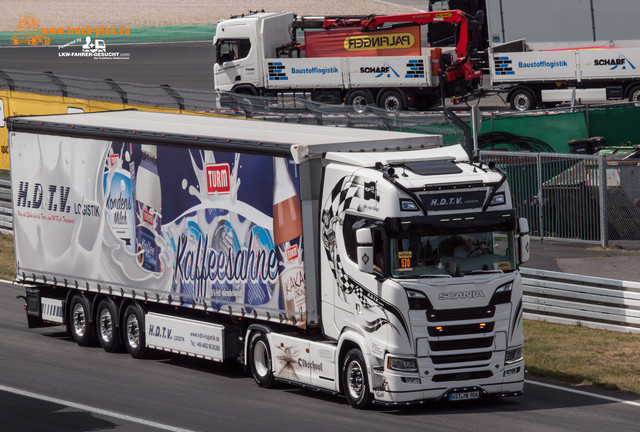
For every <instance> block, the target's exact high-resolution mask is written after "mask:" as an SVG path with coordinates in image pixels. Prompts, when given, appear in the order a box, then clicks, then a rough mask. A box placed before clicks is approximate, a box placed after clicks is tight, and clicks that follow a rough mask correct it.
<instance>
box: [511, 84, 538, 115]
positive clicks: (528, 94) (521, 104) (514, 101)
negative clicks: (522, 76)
mask: <svg viewBox="0 0 640 432" xmlns="http://www.w3.org/2000/svg"><path fill="white" fill-rule="evenodd" d="M509 104H510V105H511V109H513V110H516V111H527V110H531V109H535V108H536V105H537V102H536V97H535V96H534V94H533V92H532V91H531V90H529V89H528V88H526V87H520V88H516V89H515V90H512V91H511V93H509Z"/></svg>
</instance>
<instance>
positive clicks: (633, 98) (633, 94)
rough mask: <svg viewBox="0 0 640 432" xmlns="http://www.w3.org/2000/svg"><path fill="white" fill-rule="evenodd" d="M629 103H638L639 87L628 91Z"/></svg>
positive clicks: (636, 86) (639, 99)
mask: <svg viewBox="0 0 640 432" xmlns="http://www.w3.org/2000/svg"><path fill="white" fill-rule="evenodd" d="M629 102H640V85H635V86H633V87H631V90H629Z"/></svg>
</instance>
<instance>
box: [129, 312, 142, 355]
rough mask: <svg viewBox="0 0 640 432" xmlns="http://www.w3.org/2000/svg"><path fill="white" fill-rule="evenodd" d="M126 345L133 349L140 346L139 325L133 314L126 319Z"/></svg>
mask: <svg viewBox="0 0 640 432" xmlns="http://www.w3.org/2000/svg"><path fill="white" fill-rule="evenodd" d="M127 343H128V344H129V346H130V347H131V348H133V349H136V348H138V346H139V345H140V325H139V323H138V318H136V316H135V315H133V314H131V315H129V316H128V317H127Z"/></svg>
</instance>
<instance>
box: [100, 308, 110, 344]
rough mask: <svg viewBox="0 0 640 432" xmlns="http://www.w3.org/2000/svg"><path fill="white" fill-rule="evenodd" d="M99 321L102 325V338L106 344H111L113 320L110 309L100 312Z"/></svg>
mask: <svg viewBox="0 0 640 432" xmlns="http://www.w3.org/2000/svg"><path fill="white" fill-rule="evenodd" d="M98 321H99V323H100V337H101V338H102V340H103V341H105V342H111V339H113V318H112V316H111V313H110V312H109V310H108V309H106V308H105V309H102V310H101V311H100V317H99V319H98Z"/></svg>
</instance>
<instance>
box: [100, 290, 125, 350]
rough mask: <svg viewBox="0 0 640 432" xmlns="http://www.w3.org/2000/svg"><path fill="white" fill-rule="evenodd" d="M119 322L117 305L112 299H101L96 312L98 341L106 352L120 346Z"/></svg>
mask: <svg viewBox="0 0 640 432" xmlns="http://www.w3.org/2000/svg"><path fill="white" fill-rule="evenodd" d="M117 322H118V311H117V309H116V305H115V304H114V303H113V301H112V300H110V299H103V300H101V301H100V303H98V308H97V312H96V327H97V334H98V342H100V346H101V347H102V349H104V350H105V351H106V352H116V351H118V349H119V348H120V334H119V333H118V326H117Z"/></svg>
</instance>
